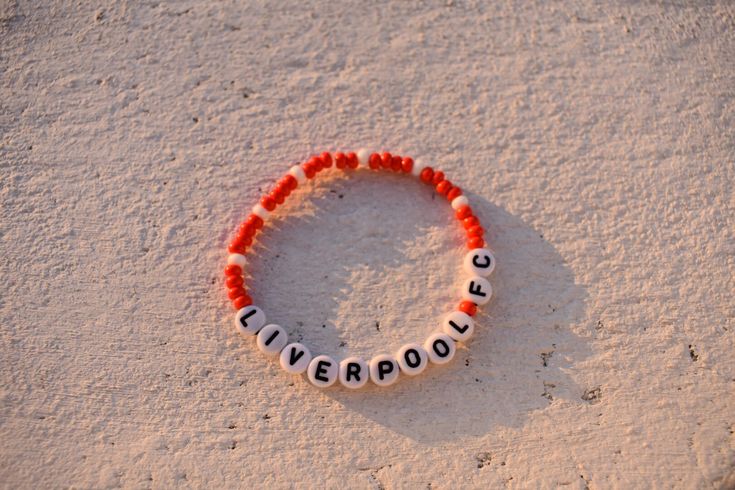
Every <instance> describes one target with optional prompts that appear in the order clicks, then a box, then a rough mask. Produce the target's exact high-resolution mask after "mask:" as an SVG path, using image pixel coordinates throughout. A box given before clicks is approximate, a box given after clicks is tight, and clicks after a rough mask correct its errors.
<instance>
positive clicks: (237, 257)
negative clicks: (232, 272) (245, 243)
mask: <svg viewBox="0 0 735 490" xmlns="http://www.w3.org/2000/svg"><path fill="white" fill-rule="evenodd" d="M246 262H247V259H246V258H245V256H244V255H242V254H230V255H228V256H227V265H233V264H234V265H239V266H240V268H241V269H242V268H245V263H246Z"/></svg>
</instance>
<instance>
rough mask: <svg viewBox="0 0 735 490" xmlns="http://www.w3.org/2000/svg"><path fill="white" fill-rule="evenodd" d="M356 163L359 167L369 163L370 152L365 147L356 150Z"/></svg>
mask: <svg viewBox="0 0 735 490" xmlns="http://www.w3.org/2000/svg"><path fill="white" fill-rule="evenodd" d="M357 163H358V164H359V165H360V166H361V167H367V166H368V163H370V152H369V151H368V150H367V149H365V148H360V149H359V150H357Z"/></svg>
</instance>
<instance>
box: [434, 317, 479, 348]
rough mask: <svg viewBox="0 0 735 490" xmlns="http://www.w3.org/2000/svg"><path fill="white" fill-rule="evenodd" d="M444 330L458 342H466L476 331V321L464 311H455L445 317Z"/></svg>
mask: <svg viewBox="0 0 735 490" xmlns="http://www.w3.org/2000/svg"><path fill="white" fill-rule="evenodd" d="M442 329H443V330H444V333H446V334H447V335H449V336H450V337H452V338H453V339H454V340H456V341H457V342H466V341H467V340H468V339H469V338H470V337H472V332H474V331H475V321H474V320H473V319H472V317H471V316H469V315H468V314H467V313H465V312H463V311H453V312H451V313H450V314H448V315H447V316H445V317H444V321H443V322H442Z"/></svg>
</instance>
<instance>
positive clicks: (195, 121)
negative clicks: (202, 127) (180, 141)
mask: <svg viewBox="0 0 735 490" xmlns="http://www.w3.org/2000/svg"><path fill="white" fill-rule="evenodd" d="M191 120H192V121H194V124H196V123H198V122H199V118H198V117H192V118H191Z"/></svg>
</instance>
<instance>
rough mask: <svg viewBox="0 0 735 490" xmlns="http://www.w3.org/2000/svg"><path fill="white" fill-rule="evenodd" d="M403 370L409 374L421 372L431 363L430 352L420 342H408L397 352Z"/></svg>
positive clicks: (413, 374) (414, 374)
mask: <svg viewBox="0 0 735 490" xmlns="http://www.w3.org/2000/svg"><path fill="white" fill-rule="evenodd" d="M396 358H397V359H398V365H399V366H400V367H401V371H402V372H404V373H406V374H408V375H409V376H416V375H417V374H420V373H421V372H422V371H423V370H424V369H426V366H427V365H428V364H429V354H428V353H427V352H426V350H425V349H424V348H423V347H421V346H420V345H419V344H406V345H404V346H403V347H401V348H400V349H398V353H397V354H396Z"/></svg>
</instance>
